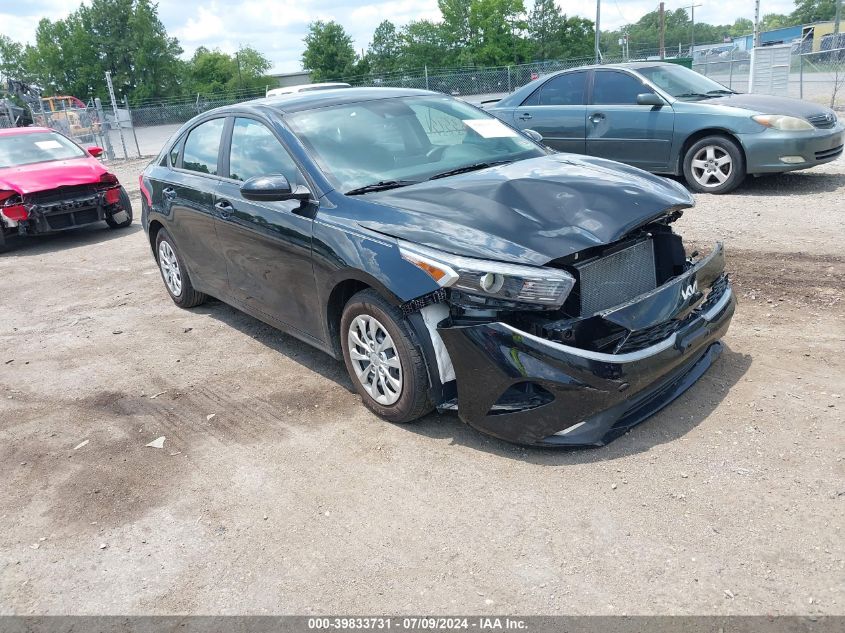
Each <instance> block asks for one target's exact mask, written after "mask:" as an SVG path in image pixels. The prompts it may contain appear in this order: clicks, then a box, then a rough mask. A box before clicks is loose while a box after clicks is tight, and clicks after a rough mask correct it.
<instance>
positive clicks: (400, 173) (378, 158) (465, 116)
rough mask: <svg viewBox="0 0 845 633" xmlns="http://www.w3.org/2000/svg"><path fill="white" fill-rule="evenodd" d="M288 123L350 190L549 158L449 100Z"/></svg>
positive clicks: (296, 117)
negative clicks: (536, 158)
mask: <svg viewBox="0 0 845 633" xmlns="http://www.w3.org/2000/svg"><path fill="white" fill-rule="evenodd" d="M286 121H287V122H288V123H289V124H290V126H291V128H292V129H293V131H294V132H295V133H296V135H297V136H298V137H299V139H300V140H301V141H302V142H303V143H304V144H305V146H306V147H307V148H308V149H309V150H310V151H311V153H312V155H313V156H314V159H315V160H316V161H317V163H318V164H319V166H320V168H321V169H322V170H323V171H324V172H325V173H326V175H327V176H328V177H329V179H331V180H333V181H334V185H335V187H337V189H339V190H340V191H343V192H348V191H353V190H356V189H358V188H361V187H367V186H368V185H375V184H377V183H386V182H391V183H397V184H412V183H414V182H420V181H423V180H427V179H429V178H431V177H432V176H437V175H439V174H440V175H442V174H444V173H445V172H450V171H453V170H460V169H462V168H465V167H467V168H468V167H471V166H478V165H480V164H482V163H484V164H486V163H501V162H511V161H515V160H522V159H524V158H534V157H536V156H544V155H545V151H544V150H543V149H541V148H540V147H539V146H537V145H536V144H535V143H534V142H532V141H530V140H528V139H527V138H525V137H524V136H523V135H522V134H520V133H519V132H517V131H516V130H514V129H513V128H510V127H508V126H506V125H505V124H504V123H502V122H501V121H499V120H498V119H496V118H494V117H492V116H491V115H489V114H487V113H486V112H482V111H481V110H478V109H476V108H474V107H472V106H470V105H469V104H467V103H464V102H463V101H459V100H457V99H453V98H451V97H446V96H424V97H403V98H398V99H396V98H394V99H379V100H376V101H362V102H359V103H354V104H347V105H340V106H333V107H328V108H319V109H314V110H306V111H303V112H298V113H295V114H293V115H290V116H288V117H286Z"/></svg>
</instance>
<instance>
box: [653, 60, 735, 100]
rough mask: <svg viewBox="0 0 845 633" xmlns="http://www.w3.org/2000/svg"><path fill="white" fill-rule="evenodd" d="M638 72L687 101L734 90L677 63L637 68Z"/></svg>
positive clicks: (662, 88) (666, 90)
mask: <svg viewBox="0 0 845 633" xmlns="http://www.w3.org/2000/svg"><path fill="white" fill-rule="evenodd" d="M637 72H638V73H640V74H641V75H643V76H644V77H645V78H646V79H648V80H649V81H651V82H652V83H653V84H654V85H656V86H657V87H658V88H660V89H661V90H663V91H664V92H668V93H669V94H670V95H672V96H673V97H675V98H677V99H683V100H685V101H696V100H700V99H708V98H712V97H718V96H719V95H723V94H732V93H733V90H729V89H728V88H726V87H725V86H723V85H722V84H720V83H718V82H715V81H713V80H712V79H708V78H707V77H705V76H704V75H699V74H698V73H697V72H695V71H694V70H690V69H689V68H684V67H683V66H678V65H676V64H661V65H660V66H648V67H646V68H637Z"/></svg>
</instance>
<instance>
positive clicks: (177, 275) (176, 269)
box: [156, 229, 208, 308]
mask: <svg viewBox="0 0 845 633" xmlns="http://www.w3.org/2000/svg"><path fill="white" fill-rule="evenodd" d="M156 261H157V262H158V268H159V271H160V272H161V278H162V280H163V281H164V287H165V288H167V293H168V294H169V295H170V298H171V299H173V303H175V304H176V305H177V306H179V307H180V308H193V307H194V306H198V305H200V304H201V303H203V302H204V301H205V300H206V299H207V298H208V297H207V296H206V295H205V294H203V293H201V292H198V291H197V290H194V286H193V285H192V284H191V278H190V277H189V276H188V271H187V269H186V268H185V264H184V263H183V262H182V258H181V257H179V253H178V252H177V251H176V245H175V244H174V242H173V238H172V237H170V233H168V232H167V231H166V230H165V229H161V230H160V231H159V232H158V235H156Z"/></svg>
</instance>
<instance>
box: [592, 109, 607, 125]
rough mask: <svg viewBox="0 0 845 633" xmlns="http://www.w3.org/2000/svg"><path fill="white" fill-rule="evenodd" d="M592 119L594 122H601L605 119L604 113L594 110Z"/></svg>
mask: <svg viewBox="0 0 845 633" xmlns="http://www.w3.org/2000/svg"><path fill="white" fill-rule="evenodd" d="M590 121H592V122H593V123H601V122H602V121H604V114H603V113H601V112H593V113H592V114H591V115H590Z"/></svg>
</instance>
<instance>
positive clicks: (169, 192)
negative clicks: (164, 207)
mask: <svg viewBox="0 0 845 633" xmlns="http://www.w3.org/2000/svg"><path fill="white" fill-rule="evenodd" d="M161 193H162V195H164V197H165V198H167V199H168V200H173V199H174V198H175V197H176V190H175V189H174V188H173V187H165V188H164V189H162V190H161Z"/></svg>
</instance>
